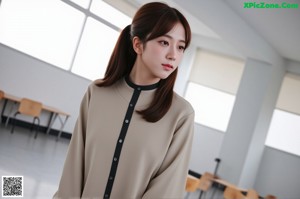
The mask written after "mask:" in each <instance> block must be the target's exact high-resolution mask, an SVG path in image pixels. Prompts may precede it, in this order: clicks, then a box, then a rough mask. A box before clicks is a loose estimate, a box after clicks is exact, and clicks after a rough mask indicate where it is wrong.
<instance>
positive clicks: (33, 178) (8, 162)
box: [0, 124, 69, 199]
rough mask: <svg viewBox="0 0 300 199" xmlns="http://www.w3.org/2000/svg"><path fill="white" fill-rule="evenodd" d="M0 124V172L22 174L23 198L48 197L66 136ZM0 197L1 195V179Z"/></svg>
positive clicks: (60, 163) (58, 170)
mask: <svg viewBox="0 0 300 199" xmlns="http://www.w3.org/2000/svg"><path fill="white" fill-rule="evenodd" d="M33 136H34V133H31V132H30V130H28V129H24V128H20V127H16V128H15V132H14V133H13V134H11V133H10V126H8V127H6V128H5V127H4V125H3V124H1V125H0V176H1V181H2V176H23V183H24V184H23V196H24V197H23V198H28V199H34V198H36V199H44V198H52V196H53V194H54V193H55V191H56V189H57V187H58V183H59V179H60V175H61V172H62V167H63V164H64V160H65V156H66V152H67V149H68V144H69V140H68V139H64V138H61V139H60V140H58V141H56V139H55V138H56V137H55V136H52V135H48V136H47V135H46V134H43V133H39V135H38V137H37V139H34V138H33ZM0 194H1V195H0V197H1V196H2V183H1V191H0Z"/></svg>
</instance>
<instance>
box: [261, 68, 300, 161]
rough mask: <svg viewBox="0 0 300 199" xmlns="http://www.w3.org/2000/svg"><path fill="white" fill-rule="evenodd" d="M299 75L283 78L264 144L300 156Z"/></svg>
mask: <svg viewBox="0 0 300 199" xmlns="http://www.w3.org/2000/svg"><path fill="white" fill-rule="evenodd" d="M299 140H300V76H299V75H296V74H292V73H287V74H286V75H285V77H284V79H283V82H282V85H281V89H280V93H279V96H278V99H277V104H276V109H275V110H274V113H273V117H272V120H271V124H270V128H269V132H268V136H267V139H266V143H265V144H266V145H267V146H269V147H272V148H276V149H279V150H282V151H285V152H288V153H291V154H295V155H298V156H300V144H299Z"/></svg>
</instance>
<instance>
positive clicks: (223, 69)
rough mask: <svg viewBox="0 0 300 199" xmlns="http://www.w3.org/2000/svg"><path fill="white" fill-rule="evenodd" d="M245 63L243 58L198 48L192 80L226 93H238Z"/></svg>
mask: <svg viewBox="0 0 300 199" xmlns="http://www.w3.org/2000/svg"><path fill="white" fill-rule="evenodd" d="M244 65H245V62H244V60H241V59H237V58H233V57H229V56H225V55H221V54H217V53H214V52H209V51H205V50H198V51H197V54H196V57H195V62H194V66H193V68H192V71H191V75H190V81H192V82H194V83H197V84H201V85H203V86H207V87H210V88H214V89H217V90H220V91H223V92H226V93H230V94H236V92H237V89H238V86H239V83H240V80H241V77H242V73H243V70H244Z"/></svg>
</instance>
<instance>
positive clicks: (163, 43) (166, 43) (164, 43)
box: [159, 41, 169, 46]
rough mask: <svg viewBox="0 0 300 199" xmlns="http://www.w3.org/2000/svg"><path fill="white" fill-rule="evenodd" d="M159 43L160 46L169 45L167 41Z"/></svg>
mask: <svg viewBox="0 0 300 199" xmlns="http://www.w3.org/2000/svg"><path fill="white" fill-rule="evenodd" d="M159 43H160V44H161V45H163V46H167V45H169V42H167V41H160V42H159Z"/></svg>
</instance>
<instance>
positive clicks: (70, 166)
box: [53, 90, 90, 199]
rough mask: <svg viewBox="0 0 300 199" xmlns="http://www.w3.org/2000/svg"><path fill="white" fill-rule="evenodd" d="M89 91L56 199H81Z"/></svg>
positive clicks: (76, 125)
mask: <svg viewBox="0 0 300 199" xmlns="http://www.w3.org/2000/svg"><path fill="white" fill-rule="evenodd" d="M89 98H90V94H89V90H88V91H87V92H86V93H85V95H84V97H83V99H82V101H81V105H80V112H79V116H78V119H77V121H76V124H75V128H74V131H73V134H72V138H71V141H70V144H69V148H68V152H67V157H66V160H65V163H64V168H63V172H62V176H61V179H60V183H59V187H58V190H57V192H56V193H55V194H54V196H53V198H55V199H65V198H80V197H81V194H82V189H83V175H84V149H85V129H86V123H87V112H88V104H89Z"/></svg>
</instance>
